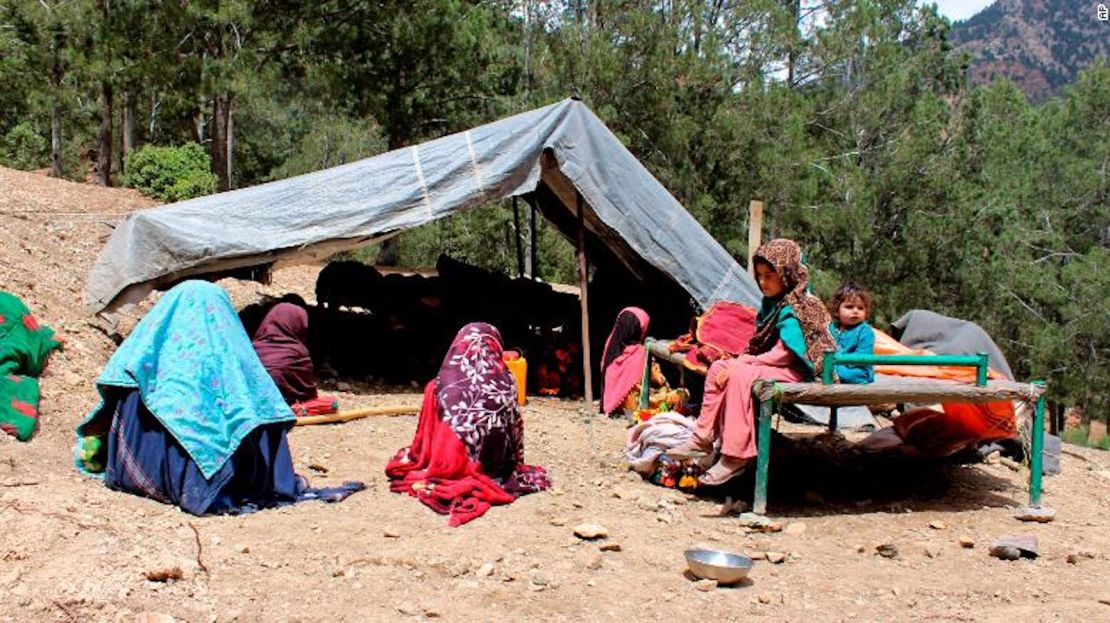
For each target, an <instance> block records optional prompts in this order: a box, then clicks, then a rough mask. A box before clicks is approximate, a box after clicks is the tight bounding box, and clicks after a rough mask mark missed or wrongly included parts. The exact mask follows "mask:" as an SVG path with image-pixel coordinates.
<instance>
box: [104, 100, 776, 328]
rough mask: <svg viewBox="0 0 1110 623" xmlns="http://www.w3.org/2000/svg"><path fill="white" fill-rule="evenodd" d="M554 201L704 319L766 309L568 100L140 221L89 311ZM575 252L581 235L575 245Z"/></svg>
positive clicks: (120, 239)
mask: <svg viewBox="0 0 1110 623" xmlns="http://www.w3.org/2000/svg"><path fill="white" fill-rule="evenodd" d="M538 190H539V191H542V193H541V194H542V195H543V196H545V197H547V200H546V202H545V204H544V205H543V206H542V208H543V213H544V215H545V216H548V217H549V218H551V219H552V220H553V221H554V220H556V219H555V218H554V217H562V220H563V223H562V224H561V225H560V224H559V223H556V224H557V226H559V227H560V228H561V229H562V230H563V231H564V233H567V231H566V230H567V223H576V222H577V218H578V208H577V206H578V205H579V203H578V198H579V195H580V196H581V199H582V200H583V201H584V202H585V209H584V210H583V212H584V216H583V222H584V225H585V229H586V232H587V234H586V235H587V236H589V238H590V240H592V241H598V240H599V241H600V242H601V243H603V244H604V245H605V246H606V247H607V248H609V249H610V250H612V251H613V253H614V254H615V255H616V256H617V257H618V258H619V259H620V260H621V262H623V263H624V264H625V266H627V267H628V268H629V269H630V270H632V272H633V273H634V274H643V273H644V272H645V271H646V270H650V268H647V267H653V268H654V269H656V270H658V271H660V272H661V273H662V274H664V275H666V276H668V277H670V279H672V280H673V281H674V282H675V283H677V284H678V285H679V286H681V287H682V288H683V289H684V290H685V291H686V292H688V293H689V294H690V296H691V297H692V298H693V299H694V300H695V301H696V302H697V303H698V304H700V305H701V306H703V307H704V306H708V305H709V304H710V303H712V302H713V301H717V300H722V299H724V300H732V301H737V302H742V303H747V304H750V305H757V304H758V302H759V290H758V288H757V287H756V285H755V283H754V282H753V281H752V279H751V278H750V277H749V276H748V274H747V273H746V272H745V271H744V269H743V268H741V267H740V265H739V264H737V263H736V261H735V260H733V259H732V257H731V256H730V255H729V254H728V253H727V252H725V250H724V249H723V248H722V247H721V245H719V244H718V243H717V241H715V240H714V239H713V238H712V237H710V236H709V234H708V233H706V231H705V230H704V229H703V228H702V227H701V225H699V224H698V222H697V221H696V220H694V218H693V217H691V216H690V214H689V213H688V212H686V210H685V209H684V208H683V207H682V206H681V205H680V204H679V203H678V201H676V200H675V198H674V197H672V196H671V195H670V193H668V192H667V190H666V189H665V188H664V187H663V185H662V184H660V183H659V182H658V180H656V179H655V178H654V177H652V175H651V173H649V172H648V171H647V169H645V168H644V166H643V165H642V164H640V162H639V161H637V160H636V158H635V157H634V156H633V155H632V154H631V153H630V152H629V151H628V150H627V149H625V147H624V145H623V144H621V142H620V140H619V139H617V137H616V136H615V135H613V133H612V132H611V131H610V130H609V129H608V128H607V127H605V124H603V123H602V122H601V120H600V119H598V118H597V117H596V116H595V115H594V114H593V113H592V112H591V111H590V110H589V109H588V108H587V107H586V106H585V105H584V104H582V103H581V102H580V101H577V100H575V99H568V100H565V101H562V102H559V103H556V104H552V105H550V106H546V107H543V108H539V109H536V110H533V111H530V112H526V113H522V114H519V115H515V116H512V117H508V118H505V119H502V120H500V121H496V122H494V123H490V124H487V125H483V126H479V127H476V128H473V129H471V130H467V131H465V132H460V133H458V134H452V135H450V136H445V137H443V138H440V139H437V140H434V141H429V142H426V143H421V144H420V145H416V146H413V147H405V148H402V149H398V150H395V151H391V152H388V153H385V154H381V155H378V156H374V157H372V158H367V159H365V160H359V161H358V162H352V163H350V164H346V165H342V166H338V167H334V168H331V169H325V170H323V171H317V172H315V173H309V174H307V175H300V176H297V177H292V178H289V179H284V180H280V181H277V182H271V183H269V184H263V185H260V186H253V187H251V188H245V189H242V190H236V191H232V192H226V193H220V194H216V195H210V196H207V197H201V198H199V199H193V200H190V201H183V202H181V203H175V204H172V205H168V206H164V207H158V208H152V209H149V210H142V211H139V212H136V213H134V214H132V215H130V216H129V217H127V218H126V219H125V220H124V221H123V222H122V223H120V225H119V226H118V227H117V228H116V230H115V232H114V233H113V234H112V236H111V238H110V239H109V240H108V242H107V244H106V245H105V247H104V250H103V251H102V252H101V254H100V257H99V259H98V260H97V262H96V264H95V265H94V266H93V268H92V271H91V272H90V273H89V277H88V282H87V284H86V292H85V300H86V304H87V305H88V308H89V310H90V311H91V312H93V313H97V312H103V311H110V310H113V309H116V308H119V307H121V306H124V305H127V304H129V303H133V302H135V301H138V300H140V299H142V298H143V297H145V296H146V295H147V294H149V293H150V291H151V290H152V289H155V288H161V287H165V286H169V285H172V284H173V283H176V282H177V281H180V280H181V279H183V278H185V277H189V276H194V275H198V276H199V275H205V274H214V273H223V272H227V271H232V270H235V269H242V268H245V267H250V266H268V267H272V266H280V265H283V264H293V263H298V262H303V261H311V260H314V259H322V258H324V257H327V256H329V255H331V254H334V253H336V252H338V251H342V250H346V249H351V248H354V247H359V246H363V245H366V244H369V243H372V242H377V241H380V240H382V239H385V238H388V237H389V236H392V235H395V234H397V233H398V232H401V231H404V230H406V229H410V228H413V227H416V226H417V225H421V224H423V223H427V222H429V221H432V220H435V219H438V218H441V217H444V216H448V215H450V214H453V213H455V212H457V211H461V210H466V209H468V208H472V207H476V206H479V205H481V204H483V203H485V202H488V201H492V200H496V199H502V198H506V197H512V196H518V195H528V194H530V193H531V194H532V195H533V196H535V195H536V191H538ZM571 235H572V239H573V232H571Z"/></svg>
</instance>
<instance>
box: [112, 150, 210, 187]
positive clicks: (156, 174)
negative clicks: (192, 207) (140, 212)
mask: <svg viewBox="0 0 1110 623" xmlns="http://www.w3.org/2000/svg"><path fill="white" fill-rule="evenodd" d="M211 169H212V162H211V160H210V159H209V158H208V154H207V153H206V152H205V151H204V148H203V147H201V146H200V145H198V144H196V143H186V144H185V145H182V146H180V147H158V146H155V145H147V146H145V147H143V148H142V149H140V150H138V151H136V152H134V153H132V154H131V155H130V156H128V157H127V162H126V167H125V170H126V173H125V174H124V176H123V183H124V185H125V186H130V187H132V188H136V189H138V190H139V191H140V192H142V193H143V194H144V195H149V196H151V197H154V198H156V199H162V200H164V201H181V200H183V199H192V198H193V197H200V196H203V195H210V194H212V193H214V192H216V175H215V174H214V173H212V171H211Z"/></svg>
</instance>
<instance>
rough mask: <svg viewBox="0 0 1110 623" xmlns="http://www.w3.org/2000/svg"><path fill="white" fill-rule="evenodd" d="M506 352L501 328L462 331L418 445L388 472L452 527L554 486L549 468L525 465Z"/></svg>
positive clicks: (432, 395)
mask: <svg viewBox="0 0 1110 623" xmlns="http://www.w3.org/2000/svg"><path fill="white" fill-rule="evenodd" d="M502 352H503V347H502V345H501V334H500V333H499V332H498V331H497V329H495V328H494V327H492V326H490V325H488V324H485V323H481V322H474V323H470V324H468V325H466V326H465V327H463V328H462V329H461V330H460V331H459V333H458V335H456V336H455V339H454V341H453V342H452V343H451V348H450V349H449V350H448V351H447V356H446V357H444V358H443V365H442V366H440V369H439V374H437V375H436V377H435V378H434V379H432V380H431V381H430V382H428V385H427V386H426V387H425V388H424V405H423V407H422V408H421V410H420V421H419V422H418V423H417V425H416V435H415V436H414V437H413V440H412V444H411V445H410V446H408V447H405V448H401V449H400V450H399V451H398V452H397V454H396V455H395V456H394V457H393V459H391V460H390V461H389V463H388V464H387V465H386V467H385V473H386V475H387V476H388V477H389V480H390V489H391V490H392V491H396V492H398V493H401V492H404V493H408V494H409V495H411V496H413V497H416V498H417V499H419V500H420V501H421V502H423V503H424V504H426V505H428V506H429V507H430V508H431V509H432V510H434V511H436V512H437V513H443V514H450V516H451V519H450V522H449V523H450V525H452V526H458V525H462V524H464V523H466V522H468V521H470V520H472V519H476V518H478V517H480V516H482V515H483V514H485V512H486V511H487V510H489V507H490V506H491V505H493V504H508V503H510V502H512V501H513V500H515V499H516V498H517V497H519V496H521V495H525V494H528V493H534V492H536V491H542V490H544V489H546V488H547V487H548V486H550V484H551V482H550V480H549V479H548V477H547V472H546V471H545V470H544V469H543V468H542V467H538V466H533V465H525V464H524V422H523V421H522V420H521V418H520V410H519V407H518V406H517V402H516V397H517V394H516V382H515V380H514V379H513V375H512V373H510V372H509V369H508V368H507V367H506V366H505V363H504V361H503V359H502Z"/></svg>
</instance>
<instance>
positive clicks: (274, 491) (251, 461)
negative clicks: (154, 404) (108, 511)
mask: <svg viewBox="0 0 1110 623" xmlns="http://www.w3.org/2000/svg"><path fill="white" fill-rule="evenodd" d="M289 427H290V425H289V424H286V423H281V424H269V425H264V426H259V427H258V428H257V429H255V430H254V431H252V432H251V433H250V434H249V435H247V436H246V437H245V438H244V439H243V441H242V443H240V444H239V447H238V448H237V449H236V450H235V453H234V454H233V455H232V456H231V458H230V459H229V460H228V461H226V462H225V463H224V464H223V466H222V467H220V469H219V471H217V472H216V473H215V474H213V476H212V478H205V477H204V475H203V474H202V473H201V471H200V468H198V467H197V464H196V463H195V462H194V461H193V459H192V458H191V457H190V456H189V455H188V454H187V453H186V452H185V450H184V449H183V448H182V447H181V444H179V443H178V442H177V440H176V439H174V438H173V436H172V435H171V434H170V433H169V432H168V431H167V430H166V428H165V427H164V426H162V423H161V422H159V421H158V419H157V418H155V417H154V416H153V415H152V414H151V413H150V411H148V410H147V408H146V407H145V406H144V405H143V402H142V400H141V397H140V394H139V392H138V390H135V391H132V392H130V393H128V394H127V395H126V396H125V397H123V398H122V399H121V400H120V401H119V402H118V403H116V409H115V413H114V414H113V416H112V425H111V429H110V432H109V434H108V456H107V466H106V470H105V472H104V482H105V484H107V485H108V486H109V487H110V488H112V489H117V490H120V491H127V492H129V493H134V494H137V495H142V496H145V497H149V498H152V499H155V500H158V501H159V502H164V503H166V504H174V505H176V506H179V507H181V509H182V510H184V511H185V512H188V513H192V514H194V515H204V514H208V513H230V514H238V513H246V512H252V511H255V510H258V509H260V508H267V507H273V506H282V505H285V504H292V503H294V502H299V501H301V500H310V499H323V500H326V501H339V500H342V499H344V498H346V497H347V496H348V495H350V494H351V493H354V492H355V491H359V490H361V489H362V488H364V485H363V484H362V483H360V482H347V483H344V484H343V485H342V486H340V487H335V488H330V489H312V488H310V487H309V486H308V482H307V481H306V480H305V479H304V478H302V477H300V476H298V475H297V474H296V473H295V472H294V471H293V458H292V456H291V454H290V452H289V442H288V440H287V439H286V433H288V430H289Z"/></svg>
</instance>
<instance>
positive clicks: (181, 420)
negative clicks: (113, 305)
mask: <svg viewBox="0 0 1110 623" xmlns="http://www.w3.org/2000/svg"><path fill="white" fill-rule="evenodd" d="M97 389H98V390H99V391H100V395H101V398H102V400H101V402H100V404H99V405H98V406H97V407H96V408H95V409H94V410H93V412H92V413H91V414H90V415H89V416H88V417H87V418H86V419H85V421H84V422H82V423H81V424H80V425H79V426H78V427H77V437H78V442H79V443H78V457H77V465H78V468H79V469H81V470H82V471H84V472H86V473H98V474H99V473H102V474H103V478H104V481H105V484H107V485H108V486H109V487H111V488H113V489H119V490H124V491H129V492H131V493H135V494H138V495H143V496H146V497H150V498H153V499H156V500H159V501H161V502H166V503H170V504H176V505H178V506H180V507H181V508H182V509H183V510H185V511H187V512H190V513H193V514H196V515H202V514H205V513H218V512H244V511H249V510H254V509H255V508H259V507H265V506H274V505H279V504H287V503H292V502H295V501H298V500H301V499H310V498H319V497H324V498H325V499H329V498H337V499H342V497H346V494H349V493H350V492H353V491H357V490H358V489H361V488H362V484H361V483H347V484H346V485H344V487H341V488H339V489H338V490H330V491H322V490H311V489H308V487H307V482H306V481H305V480H304V479H302V478H301V477H299V476H297V475H296V474H295V473H294V472H293V461H292V458H291V456H290V453H289V444H288V442H287V440H286V433H287V432H288V430H289V427H290V426H292V423H293V421H294V419H295V416H294V415H293V412H292V411H291V410H290V408H289V406H288V405H287V404H286V402H285V399H284V398H283V397H282V395H281V392H280V391H279V390H278V388H277V386H276V385H275V384H274V382H273V379H271V378H270V375H269V373H267V372H266V369H265V368H264V367H263V366H262V362H261V361H259V359H258V356H257V355H256V354H255V352H254V349H253V347H252V346H251V342H250V338H249V337H248V336H247V334H246V331H245V330H244V329H243V325H242V324H241V323H240V322H239V318H238V316H237V315H236V313H235V309H234V308H233V307H232V305H231V301H230V299H229V298H228V296H227V293H226V292H224V290H223V289H221V288H220V287H219V286H216V285H213V284H211V283H206V282H202V281H186V282H184V283H181V284H179V285H177V286H176V287H174V288H173V289H171V290H170V291H169V292H167V293H166V294H165V295H163V296H162V298H161V299H160V300H159V301H158V303H157V304H156V305H155V306H154V307H153V308H152V309H151V310H150V312H148V313H147V315H146V316H145V317H144V318H143V319H142V321H140V322H139V324H138V325H137V326H136V327H135V330H134V331H132V333H131V335H130V336H129V337H128V338H127V340H126V341H124V343H123V344H122V345H120V347H119V349H118V350H117V351H116V353H115V354H114V355H112V358H111V359H109V360H108V365H107V366H106V367H105V369H104V371H103V372H102V373H101V375H100V378H99V379H97Z"/></svg>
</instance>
